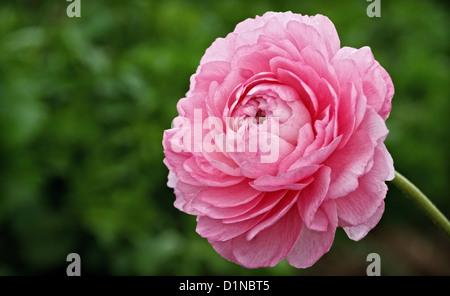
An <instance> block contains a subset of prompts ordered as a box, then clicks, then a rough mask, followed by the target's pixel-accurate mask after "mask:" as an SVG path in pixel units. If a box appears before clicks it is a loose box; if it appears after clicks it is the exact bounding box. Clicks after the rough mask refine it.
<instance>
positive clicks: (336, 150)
mask: <svg viewBox="0 0 450 296" xmlns="http://www.w3.org/2000/svg"><path fill="white" fill-rule="evenodd" d="M393 94H394V87H393V84H392V81H391V79H390V77H389V75H388V73H387V72H386V71H385V70H384V69H383V68H382V67H381V66H380V64H379V63H378V62H377V61H375V59H374V57H373V55H372V52H371V50H370V48H369V47H363V48H361V49H354V48H350V47H342V48H341V47H340V42H339V37H338V35H337V32H336V29H335V27H334V25H333V23H332V22H331V21H330V20H329V19H328V18H327V17H325V16H323V15H316V16H302V15H299V14H294V13H291V12H286V13H274V12H268V13H266V14H264V15H263V16H261V17H256V18H255V19H247V20H245V21H243V22H241V23H240V24H238V25H237V26H236V28H235V30H234V31H233V32H232V33H230V34H229V35H228V36H226V37H225V38H219V39H217V40H215V41H214V42H213V44H212V45H211V46H210V47H209V48H208V49H207V50H206V52H205V55H204V56H203V58H202V59H201V61H200V66H199V67H198V69H197V72H196V73H195V74H194V75H193V76H192V77H191V85H190V89H189V91H188V92H187V94H186V97H185V98H183V99H181V100H180V101H179V103H178V106H177V109H178V113H179V116H178V117H177V118H175V120H174V127H173V128H172V129H169V130H166V131H165V132H164V139H163V146H164V153H165V156H166V158H165V160H164V163H165V164H166V165H167V167H168V168H169V170H170V172H169V177H168V180H169V181H168V186H170V187H172V188H174V191H175V194H176V201H175V203H174V205H175V207H177V208H178V209H179V210H181V211H184V212H186V213H188V214H191V215H196V216H197V229H196V230H197V232H198V233H199V234H200V235H201V236H203V237H205V238H207V239H208V241H209V242H210V243H211V245H212V246H213V247H214V249H215V250H216V251H217V252H218V253H219V254H221V255H222V256H223V257H225V258H226V259H228V260H231V261H233V262H236V263H238V264H241V265H243V266H245V267H248V268H256V267H263V266H274V265H276V264H277V263H278V262H279V261H280V260H282V259H283V258H286V259H287V261H288V262H289V263H290V264H291V265H292V266H295V267H298V268H305V267H309V266H311V265H313V264H314V263H315V262H316V261H317V260H318V259H319V258H320V257H321V256H322V255H323V254H324V253H326V252H328V250H329V249H330V247H331V245H332V243H333V239H334V234H335V231H336V228H337V227H338V226H340V227H343V228H344V230H345V232H346V233H347V235H348V237H349V238H351V239H353V240H360V239H361V238H363V237H364V236H365V235H366V234H367V233H368V231H369V230H370V229H372V228H373V227H374V226H375V225H376V224H377V223H378V221H379V220H380V218H381V216H382V214H383V211H384V198H385V196H386V192H387V186H386V184H385V181H386V180H392V179H393V177H394V167H393V161H392V158H391V156H390V154H389V152H388V151H387V150H386V147H385V145H384V143H383V141H384V140H385V138H386V136H387V134H388V130H387V128H386V125H385V120H386V118H387V117H388V115H389V112H390V110H391V99H392V96H393ZM275 119H276V120H275ZM252 137H253V138H252ZM230 139H231V140H230ZM252 141H253V142H252ZM252 143H253V144H252ZM252 145H253V146H252ZM264 145H265V146H264ZM252 149H253V150H252Z"/></svg>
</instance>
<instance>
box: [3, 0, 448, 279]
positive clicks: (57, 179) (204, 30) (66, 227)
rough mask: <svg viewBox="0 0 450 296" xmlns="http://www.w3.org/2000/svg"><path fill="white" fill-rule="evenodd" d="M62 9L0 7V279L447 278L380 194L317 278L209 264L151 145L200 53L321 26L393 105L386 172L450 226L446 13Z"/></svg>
mask: <svg viewBox="0 0 450 296" xmlns="http://www.w3.org/2000/svg"><path fill="white" fill-rule="evenodd" d="M68 4H69V2H66V1H63V0H61V1H57V0H54V1H34V0H33V1H31V0H29V1H2V2H1V4H0V274H3V275H28V274H60V275H65V273H66V266H67V264H68V263H67V262H66V256H67V254H69V253H71V252H76V253H78V254H80V256H81V261H82V262H81V266H82V275H88V274H92V275H97V274H106V275H317V274H327V275H330V274H331V275H365V273H366V267H367V265H368V264H369V263H368V262H366V256H367V255H368V254H369V253H372V252H376V253H378V254H380V256H381V273H382V275H450V251H449V250H450V243H449V240H448V239H447V238H446V237H445V236H444V235H443V234H442V233H440V232H439V230H437V229H436V228H435V227H434V226H433V225H432V224H431V222H430V221H429V220H428V218H427V217H426V216H424V214H423V213H422V212H421V211H420V210H419V209H418V208H417V207H416V205H415V204H413V203H412V201H411V200H409V199H408V198H406V197H404V196H403V195H401V194H400V193H399V192H398V191H397V190H396V189H395V188H392V186H390V191H389V193H388V196H387V199H386V211H385V214H384V216H383V218H382V220H381V222H380V224H379V225H378V226H377V227H376V228H375V229H374V230H373V231H372V232H370V233H369V235H368V236H367V237H366V238H364V239H363V240H362V241H360V242H353V241H351V240H350V239H348V238H347V237H346V235H345V233H344V232H343V231H342V229H338V231H337V233H336V239H335V243H334V244H333V247H332V248H331V250H330V252H329V253H327V254H326V255H324V257H323V258H322V259H321V260H319V262H317V263H316V264H315V265H314V266H313V267H311V268H309V269H305V270H298V269H295V268H292V267H290V266H289V265H288V264H287V262H285V261H282V262H281V263H280V264H279V265H278V266H276V267H275V268H261V269H255V270H249V269H245V268H242V267H240V266H238V265H235V264H233V263H230V262H228V261H226V260H225V259H223V258H222V257H220V256H219V255H218V254H217V253H216V252H215V251H214V250H213V249H212V247H211V246H210V245H209V244H208V242H207V241H206V240H205V239H203V238H201V237H200V236H199V235H197V234H196V232H195V217H192V216H189V215H187V214H184V213H182V212H179V211H178V210H176V209H175V208H174V207H173V205H172V203H173V201H174V199H175V197H174V194H173V192H172V190H171V189H169V188H167V187H166V180H167V179H166V177H167V173H168V171H167V168H166V167H165V166H164V164H163V163H162V160H163V157H164V155H163V152H162V145H161V141H162V134H163V130H164V129H167V128H169V127H170V124H171V120H172V119H173V117H175V116H176V107H175V106H176V103H177V101H178V99H180V98H181V97H183V96H184V94H185V93H186V91H187V90H188V88H189V77H190V75H191V74H192V73H194V72H195V70H196V67H197V66H198V63H199V61H200V58H201V56H202V55H203V53H204V51H205V49H206V48H207V47H208V46H209V45H210V44H211V43H212V42H213V41H214V39H215V38H217V37H224V36H226V34H227V33H229V32H231V31H232V30H233V29H234V27H235V25H236V24H237V23H238V22H240V21H242V20H244V19H246V18H248V17H254V16H255V15H261V14H263V13H264V12H266V11H269V10H272V11H287V10H291V11H293V12H297V13H301V14H309V15H311V14H317V13H321V14H324V15H326V16H328V17H329V18H330V19H331V20H332V21H333V22H334V24H335V26H336V28H337V31H338V33H339V36H340V39H341V45H342V46H351V47H356V48H359V47H362V46H366V45H367V46H370V47H371V48H372V51H373V53H374V55H375V57H376V59H377V60H378V61H379V62H380V63H381V65H383V66H384V67H385V69H386V70H387V71H388V72H389V73H390V75H391V77H392V80H393V82H394V85H395V89H396V94H395V96H394V99H393V109H392V112H391V115H390V117H389V119H388V120H387V125H388V128H389V129H390V131H391V133H390V135H389V136H388V138H387V141H386V144H387V147H388V149H389V151H390V152H391V154H392V156H393V158H394V162H395V167H396V169H397V170H399V171H400V172H402V173H403V174H404V175H406V176H407V177H408V178H410V179H411V180H412V181H413V182H414V183H416V184H417V185H418V186H419V187H420V188H421V189H422V190H423V191H424V192H425V193H426V194H427V195H429V197H430V198H431V199H432V200H433V201H434V202H435V203H436V204H437V205H438V207H439V208H440V209H441V210H442V211H443V212H444V213H445V214H446V215H447V216H450V185H449V181H450V131H449V127H450V80H449V77H450V58H449V56H450V55H449V54H450V13H449V10H450V9H449V4H448V2H447V4H445V2H444V1H442V2H437V1H424V0H395V1H393V0H381V18H369V17H368V16H367V15H366V7H367V5H368V4H369V2H367V1H365V0H347V1H335V0H330V1H317V0H311V1H302V0H294V1H281V0H274V1H265V0H258V1H229V0H220V1H181V0H179V1H172V0H164V1H112V0H109V1H88V0H81V18H69V17H67V15H66V7H67V5H68Z"/></svg>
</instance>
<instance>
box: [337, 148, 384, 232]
mask: <svg viewBox="0 0 450 296" xmlns="http://www.w3.org/2000/svg"><path fill="white" fill-rule="evenodd" d="M389 166H390V163H389V160H387V159H386V158H385V155H384V154H383V152H382V151H381V150H380V149H379V148H378V147H377V148H376V149H375V154H374V164H373V166H372V169H371V170H370V171H369V172H368V173H367V174H365V175H364V176H362V177H361V178H359V180H358V181H359V185H358V187H357V188H356V189H355V190H354V191H353V192H351V193H349V194H348V195H346V196H344V197H341V198H338V199H336V206H337V211H338V216H339V219H341V220H343V221H344V222H345V223H347V224H344V225H346V226H348V225H360V224H363V223H365V222H366V221H368V220H369V219H370V217H372V216H373V215H374V213H375V212H376V211H377V210H378V208H379V206H380V203H381V202H382V201H383V199H384V198H385V196H386V192H387V189H388V188H387V186H386V184H385V183H384V181H385V180H386V179H387V177H388V175H389V174H390V168H389Z"/></svg>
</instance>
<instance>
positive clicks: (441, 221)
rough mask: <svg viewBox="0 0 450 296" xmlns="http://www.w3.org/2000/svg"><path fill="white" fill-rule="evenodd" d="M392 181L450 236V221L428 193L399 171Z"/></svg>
mask: <svg viewBox="0 0 450 296" xmlns="http://www.w3.org/2000/svg"><path fill="white" fill-rule="evenodd" d="M392 183H393V184H394V185H395V186H397V188H398V189H400V190H401V191H403V192H404V193H405V194H406V195H407V196H409V197H410V198H412V199H413V200H414V201H415V202H416V203H417V204H418V205H419V206H420V207H421V208H422V210H424V211H425V213H426V214H427V215H428V216H429V217H430V218H431V220H432V221H433V222H434V224H436V226H438V227H440V228H441V229H442V230H443V231H444V232H445V233H446V234H447V235H448V237H450V222H449V221H448V219H447V218H446V217H445V216H444V215H443V214H442V213H441V211H439V209H438V208H436V206H435V205H434V204H433V203H432V202H431V201H430V200H429V199H428V197H426V195H425V194H423V193H422V191H420V190H419V188H417V187H416V186H415V185H414V184H413V183H411V182H410V181H409V180H408V179H406V178H405V177H404V176H403V175H402V174H400V173H399V172H397V171H395V178H394V180H392Z"/></svg>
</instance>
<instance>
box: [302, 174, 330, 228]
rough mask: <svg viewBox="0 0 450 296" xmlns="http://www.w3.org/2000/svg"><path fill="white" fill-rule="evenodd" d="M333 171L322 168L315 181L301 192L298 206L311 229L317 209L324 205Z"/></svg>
mask: <svg viewBox="0 0 450 296" xmlns="http://www.w3.org/2000/svg"><path fill="white" fill-rule="evenodd" d="M330 174H331V169H330V168H329V167H327V166H322V167H321V168H320V169H319V170H318V171H317V172H316V173H315V174H314V181H313V182H311V183H310V184H309V185H308V187H306V188H305V189H303V190H302V191H301V192H300V195H299V198H298V201H297V206H298V210H299V213H300V216H301V217H302V220H303V222H304V223H305V224H306V226H307V227H311V223H312V222H313V220H314V216H315V214H316V212H317V209H318V208H319V207H320V205H321V204H322V202H323V200H324V199H325V196H326V195H327V192H328V186H329V185H330Z"/></svg>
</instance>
